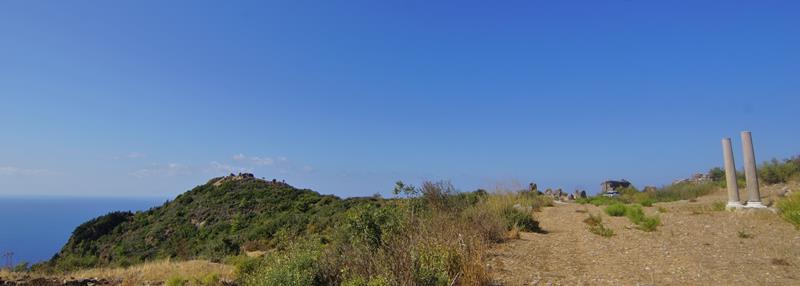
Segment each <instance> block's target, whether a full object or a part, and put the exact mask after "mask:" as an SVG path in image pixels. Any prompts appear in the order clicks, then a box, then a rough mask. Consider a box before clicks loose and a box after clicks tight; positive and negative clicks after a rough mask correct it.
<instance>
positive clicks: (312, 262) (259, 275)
mask: <svg viewBox="0 0 800 286" xmlns="http://www.w3.org/2000/svg"><path fill="white" fill-rule="evenodd" d="M321 255H322V245H321V244H319V243H316V242H314V241H313V239H309V240H304V241H301V242H298V243H296V244H292V245H291V246H290V247H289V248H288V249H286V250H285V251H277V252H272V253H270V254H269V255H267V256H266V257H264V260H263V261H262V262H261V267H260V268H258V269H256V271H255V272H252V273H244V276H243V277H242V278H241V280H242V282H243V285H246V286H261V285H287V286H305V285H319V284H321V279H322V272H321V271H322V269H321V267H320V265H319V260H320V257H321Z"/></svg>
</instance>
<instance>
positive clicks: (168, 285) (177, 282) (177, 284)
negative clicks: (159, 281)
mask: <svg viewBox="0 0 800 286" xmlns="http://www.w3.org/2000/svg"><path fill="white" fill-rule="evenodd" d="M187 282H188V281H186V279H183V277H181V276H172V277H170V278H169V279H167V281H166V282H164V285H165V286H184V285H186V284H187Z"/></svg>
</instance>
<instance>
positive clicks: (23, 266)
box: [13, 261, 30, 272]
mask: <svg viewBox="0 0 800 286" xmlns="http://www.w3.org/2000/svg"><path fill="white" fill-rule="evenodd" d="M29 269H30V264H29V263H28V262H27V261H23V262H20V263H18V264H17V265H15V266H14V269H13V271H14V272H27V271H28V270H29Z"/></svg>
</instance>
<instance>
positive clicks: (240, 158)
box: [233, 153, 286, 166]
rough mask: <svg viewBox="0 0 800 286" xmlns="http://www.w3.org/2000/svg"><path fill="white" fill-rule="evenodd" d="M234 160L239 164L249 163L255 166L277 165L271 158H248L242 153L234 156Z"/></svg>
mask: <svg viewBox="0 0 800 286" xmlns="http://www.w3.org/2000/svg"><path fill="white" fill-rule="evenodd" d="M281 158H282V157H281ZM279 159H280V158H279ZM283 159H284V160H285V159H286V158H283ZM233 160H234V161H237V162H244V163H248V164H253V165H256V166H271V165H273V164H275V160H273V159H272V158H270V157H258V156H255V157H247V156H245V155H244V154H242V153H239V154H236V155H233Z"/></svg>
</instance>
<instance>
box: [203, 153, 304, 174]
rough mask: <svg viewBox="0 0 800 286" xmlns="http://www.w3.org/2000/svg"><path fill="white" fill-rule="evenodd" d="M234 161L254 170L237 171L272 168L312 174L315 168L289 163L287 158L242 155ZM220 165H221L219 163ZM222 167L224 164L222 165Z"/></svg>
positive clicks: (284, 171)
mask: <svg viewBox="0 0 800 286" xmlns="http://www.w3.org/2000/svg"><path fill="white" fill-rule="evenodd" d="M232 159H233V160H234V161H236V162H239V163H242V164H246V165H249V166H251V167H252V168H241V167H239V168H235V170H237V171H238V170H248V172H252V170H253V168H258V167H272V168H274V169H276V170H277V171H278V172H280V173H284V174H285V173H310V172H313V171H314V168H312V167H311V166H308V165H303V166H298V165H297V164H295V163H294V162H291V161H289V159H287V158H286V157H283V156H279V157H276V158H271V157H259V156H246V155H244V154H242V153H239V154H236V155H233V157H232ZM218 164H219V163H218ZM220 165H222V164H220Z"/></svg>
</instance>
